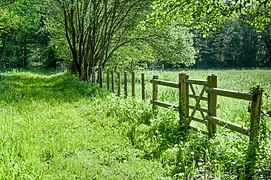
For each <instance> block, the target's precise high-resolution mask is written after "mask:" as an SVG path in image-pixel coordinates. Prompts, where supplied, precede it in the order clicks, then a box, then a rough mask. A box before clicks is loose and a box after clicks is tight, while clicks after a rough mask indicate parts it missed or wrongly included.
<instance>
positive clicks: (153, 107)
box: [152, 75, 158, 114]
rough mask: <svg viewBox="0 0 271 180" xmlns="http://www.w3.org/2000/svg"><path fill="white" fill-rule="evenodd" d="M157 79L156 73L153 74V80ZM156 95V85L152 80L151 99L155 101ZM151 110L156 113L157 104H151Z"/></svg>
mask: <svg viewBox="0 0 271 180" xmlns="http://www.w3.org/2000/svg"><path fill="white" fill-rule="evenodd" d="M155 79H158V75H154V76H153V80H155ZM157 96H158V85H157V84H156V83H155V82H152V101H153V102H154V101H157ZM152 109H153V112H154V113H155V114H156V113H157V106H156V105H155V104H153V106H152Z"/></svg>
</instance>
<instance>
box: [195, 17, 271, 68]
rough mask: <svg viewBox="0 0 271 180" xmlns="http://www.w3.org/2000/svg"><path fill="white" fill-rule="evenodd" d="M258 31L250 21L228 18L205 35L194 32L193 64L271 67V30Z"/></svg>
mask: <svg viewBox="0 0 271 180" xmlns="http://www.w3.org/2000/svg"><path fill="white" fill-rule="evenodd" d="M270 30H271V29H270V27H268V26H266V27H265V30H264V31H257V30H256V29H255V28H253V27H252V26H250V25H249V24H247V23H245V22H242V23H240V21H239V22H238V21H229V22H227V23H226V25H225V26H224V27H219V28H218V29H217V30H216V31H212V32H210V33H209V35H208V36H207V37H206V38H202V36H201V34H200V32H195V34H196V36H195V38H194V42H195V47H196V49H198V50H199V53H198V56H197V58H196V64H195V65H194V67H196V68H255V67H271V33H270V32H271V31H270Z"/></svg>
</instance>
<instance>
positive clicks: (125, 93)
mask: <svg viewBox="0 0 271 180" xmlns="http://www.w3.org/2000/svg"><path fill="white" fill-rule="evenodd" d="M124 96H125V98H127V96H128V90H127V72H126V71H124Z"/></svg>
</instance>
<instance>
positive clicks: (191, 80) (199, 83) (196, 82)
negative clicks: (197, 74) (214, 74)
mask: <svg viewBox="0 0 271 180" xmlns="http://www.w3.org/2000/svg"><path fill="white" fill-rule="evenodd" d="M184 82H185V83H187V84H195V85H207V81H205V80H198V79H187V80H185V81H184Z"/></svg>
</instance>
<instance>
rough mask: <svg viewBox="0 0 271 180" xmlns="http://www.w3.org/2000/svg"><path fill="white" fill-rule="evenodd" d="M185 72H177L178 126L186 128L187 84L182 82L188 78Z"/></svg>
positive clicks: (187, 114)
mask: <svg viewBox="0 0 271 180" xmlns="http://www.w3.org/2000/svg"><path fill="white" fill-rule="evenodd" d="M188 78H189V76H187V75H186V74H185V73H179V114H180V126H181V127H182V126H184V127H185V128H186V129H187V128H188V123H187V118H188V116H189V107H188V105H189V98H188V97H187V95H188V91H189V88H188V85H187V84H185V83H184V81H185V80H186V79H188Z"/></svg>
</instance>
